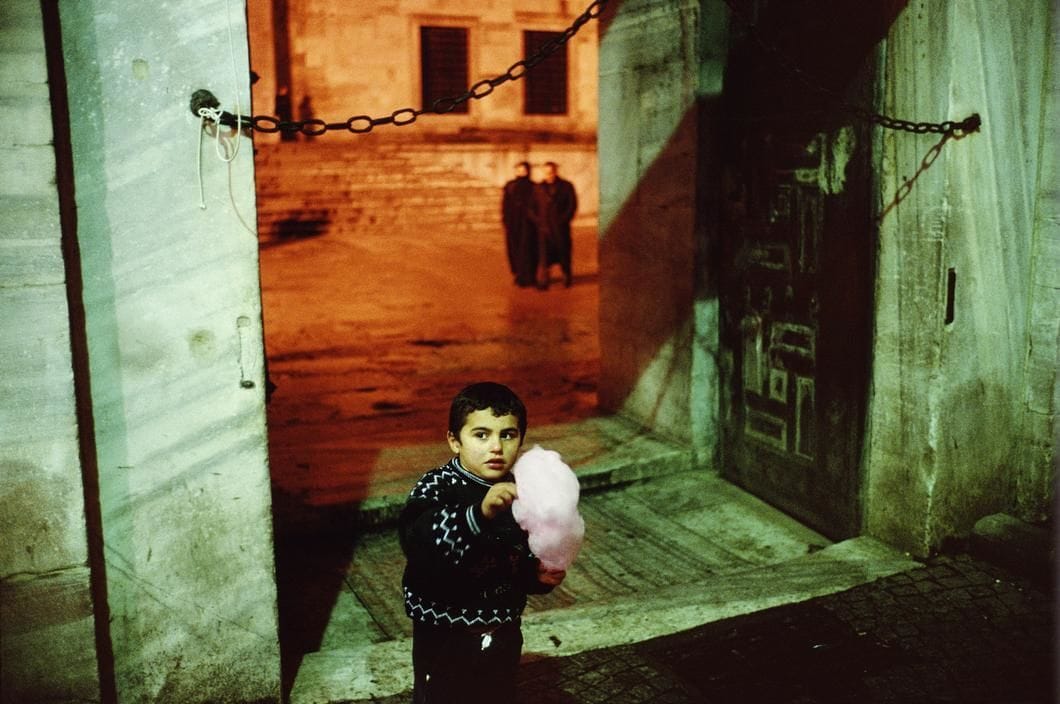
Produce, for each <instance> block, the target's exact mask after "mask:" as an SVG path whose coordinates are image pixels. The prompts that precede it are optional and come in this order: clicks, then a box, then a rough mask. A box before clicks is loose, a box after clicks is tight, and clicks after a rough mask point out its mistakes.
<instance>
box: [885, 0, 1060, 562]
mask: <svg viewBox="0 0 1060 704" xmlns="http://www.w3.org/2000/svg"><path fill="white" fill-rule="evenodd" d="M1056 21H1057V18H1056V9H1055V6H1054V5H1052V4H1050V3H1040V2H1037V1H1036V0H1025V1H1022V2H1013V3H1001V4H999V3H991V2H944V3H943V2H935V3H924V2H914V3H910V5H909V6H908V7H907V8H906V10H905V11H904V13H903V14H902V15H901V16H900V17H899V19H898V20H897V22H895V24H894V25H893V26H892V28H891V31H890V36H889V37H888V39H887V42H886V46H885V52H884V55H885V61H884V63H883V69H882V72H881V77H880V85H881V86H882V96H881V109H882V111H883V112H885V113H887V114H892V115H898V116H902V117H906V118H913V119H916V120H929V121H932V120H944V119H962V118H964V117H965V116H967V115H969V114H971V113H973V112H978V113H979V114H980V115H981V116H982V119H983V127H982V130H981V131H980V132H979V133H975V134H970V135H968V136H966V137H964V138H963V139H959V140H949V142H948V143H946V144H944V145H941V146H939V145H938V141H939V137H938V135H924V136H914V135H911V134H909V133H902V132H894V131H889V130H888V131H883V132H882V133H881V138H880V139H881V141H880V144H879V152H878V173H879V186H880V193H879V199H880V204H879V210H880V212H881V213H882V214H883V219H882V222H881V225H880V241H881V247H880V252H879V264H878V278H877V310H876V334H875V351H874V379H873V386H874V391H873V395H872V398H871V401H870V404H871V405H870V434H869V450H868V454H867V473H868V475H867V493H866V516H865V527H866V530H867V532H869V533H871V534H872V535H875V536H877V537H880V538H883V539H884V540H887V541H888V542H890V543H892V544H895V545H899V546H902V547H904V548H906V549H908V550H910V551H912V552H914V553H917V554H924V553H927V552H930V551H931V550H933V549H935V548H937V547H938V546H939V545H940V543H941V541H942V540H943V539H945V538H946V537H949V536H954V535H964V534H967V533H968V532H969V531H970V529H971V527H972V525H973V524H974V522H975V521H976V520H977V519H978V518H980V517H982V516H985V515H987V514H991V513H994V512H997V511H999V510H1015V509H1016V507H1017V505H1018V506H1019V509H1020V511H1021V512H1022V513H1024V514H1025V515H1032V516H1038V517H1041V516H1043V515H1046V514H1048V513H1050V512H1051V504H1052V483H1053V479H1054V473H1055V468H1054V467H1053V466H1052V457H1053V452H1054V448H1053V439H1052V437H1051V425H1052V422H1053V419H1054V413H1055V402H1054V400H1053V399H1054V394H1055V389H1056V386H1055V375H1056V367H1055V364H1056V359H1057V322H1058V315H1060V313H1058V311H1060V306H1058V305H1057V302H1058V301H1057V274H1056V272H1057V271H1058V270H1060V268H1058V266H1057V263H1058V254H1057V251H1058V250H1057V244H1056V243H1057V228H1056V215H1057V204H1058V198H1057V191H1056V185H1055V183H1056V179H1055V157H1053V156H1050V155H1051V154H1052V153H1053V152H1055V148H1053V147H1052V145H1054V143H1055V123H1056V95H1055V90H1056V89H1055V87H1054V86H1053V84H1054V83H1055V73H1052V74H1050V73H1049V71H1055V61H1056V58H1055V41H1054V40H1055V35H1054V36H1052V37H1051V36H1050V33H1049V27H1050V26H1053V27H1054V29H1053V31H1054V32H1055V25H1056ZM1047 68H1048V69H1049V71H1047ZM1050 137H1052V138H1053V140H1052V141H1050ZM914 177H915V178H914ZM910 179H912V181H910ZM903 184H909V185H908V186H903ZM898 193H902V194H903V195H902V197H901V198H898V199H896V197H895V194H898ZM1017 497H1018V498H1017Z"/></svg>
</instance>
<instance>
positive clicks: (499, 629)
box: [399, 382, 566, 704]
mask: <svg viewBox="0 0 1060 704" xmlns="http://www.w3.org/2000/svg"><path fill="white" fill-rule="evenodd" d="M525 433H526V407H525V406H524V405H523V402H522V401H520V400H519V397H518V396H516V395H515V393H514V392H512V390H511V389H509V388H508V387H506V386H503V385H501V384H496V383H493V382H482V383H478V384H472V385H471V386H468V387H466V388H465V389H463V390H462V391H461V392H460V393H458V394H457V395H456V397H455V398H454V399H453V402H452V405H451V406H450V409H449V432H448V441H449V447H450V449H451V450H452V451H453V453H454V454H455V456H454V457H453V459H451V460H450V461H449V462H447V463H446V464H444V465H442V466H441V467H438V468H436V469H432V470H431V471H429V472H427V473H426V474H425V475H423V477H422V478H421V479H420V480H419V481H418V482H417V483H416V486H415V487H413V489H412V491H411V493H410V494H409V498H408V502H407V503H406V504H405V508H404V510H403V511H402V513H401V519H400V527H399V530H400V537H401V548H402V550H404V552H405V557H406V558H407V560H408V564H407V565H406V567H405V576H404V579H403V586H404V591H405V612H406V613H407V614H408V615H409V618H411V619H412V621H413V624H412V628H413V632H412V665H413V669H414V671H415V685H414V689H413V702H414V703H415V704H456V703H457V702H459V703H461V704H462V703H464V702H468V703H474V702H487V701H489V702H494V701H500V702H505V701H506V700H507V701H511V699H512V698H513V697H514V694H515V674H516V670H517V669H518V666H519V656H520V653H521V652H522V646H523V634H522V630H521V627H520V624H521V616H522V613H523V609H524V608H525V607H526V595H527V594H528V593H534V594H543V593H546V592H549V591H551V590H552V589H553V588H554V587H555V586H556V585H558V584H559V583H560V582H562V581H563V578H564V576H566V573H565V572H563V571H551V570H546V569H545V568H543V567H542V566H541V563H540V562H539V561H538V560H537V558H536V557H534V555H533V553H531V552H530V547H529V545H528V544H527V536H526V533H525V532H524V531H523V530H522V529H521V528H520V527H519V525H518V524H517V523H516V522H515V519H514V518H512V514H511V505H512V501H514V500H515V497H516V488H515V484H514V483H513V482H512V481H511V478H510V474H509V473H510V471H511V468H512V465H513V464H514V463H515V458H516V456H517V455H518V454H519V448H520V447H521V446H522V444H523V436H524V435H525Z"/></svg>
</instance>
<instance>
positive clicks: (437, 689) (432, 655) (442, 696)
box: [412, 620, 523, 704]
mask: <svg viewBox="0 0 1060 704" xmlns="http://www.w3.org/2000/svg"><path fill="white" fill-rule="evenodd" d="M484 643H485V644H486V647H483V644H484ZM522 650H523V632H522V628H521V624H520V621H518V620H516V621H513V622H511V623H506V624H504V625H502V626H495V627H493V626H491V627H483V628H463V627H448V626H428V625H426V624H422V623H419V622H418V621H415V622H413V626H412V667H413V670H414V671H415V687H414V689H413V694H412V701H413V704H479V703H480V702H482V703H483V704H484V703H485V702H490V704H494V703H496V702H505V703H510V702H511V701H512V700H513V699H514V698H515V677H516V673H517V671H518V669H519V656H520V654H521V653H522Z"/></svg>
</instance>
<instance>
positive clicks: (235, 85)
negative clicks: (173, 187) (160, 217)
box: [196, 0, 257, 237]
mask: <svg viewBox="0 0 1060 704" xmlns="http://www.w3.org/2000/svg"><path fill="white" fill-rule="evenodd" d="M225 18H226V20H227V22H226V24H227V25H228V58H229V59H230V61H231V65H232V89H233V90H232V92H233V94H234V95H235V100H236V127H235V129H234V130H232V131H230V133H229V136H228V137H225V138H223V139H222V137H221V116H222V114H223V113H222V111H221V109H220V108H211V107H201V108H199V109H198V115H199V144H198V150H197V154H196V158H197V160H196V163H197V170H198V177H199V207H200V208H202V209H203V210H205V209H206V193H205V188H204V186H203V178H202V133H203V132H204V131H205V130H206V120H212V121H213V123H214V154H216V155H217V158H218V159H219V160H220V161H222V162H224V163H225V165H226V166H227V167H228V169H227V170H228V199H229V201H230V202H231V203H232V210H233V211H235V214H236V217H237V218H239V222H240V224H241V225H243V227H244V228H245V229H246V231H247V232H249V233H250V234H252V235H254V236H255V237H256V236H257V232H255V231H254V229H253V228H252V227H250V226H249V225H247V221H246V220H244V219H243V215H242V213H240V212H239V207H238V206H237V205H236V198H235V193H234V192H233V190H232V162H233V161H235V159H236V157H237V156H238V155H239V138H240V136H242V134H243V105H242V103H241V102H240V100H239V78H238V76H239V73H238V71H237V69H236V49H235V39H234V38H233V36H232V0H225Z"/></svg>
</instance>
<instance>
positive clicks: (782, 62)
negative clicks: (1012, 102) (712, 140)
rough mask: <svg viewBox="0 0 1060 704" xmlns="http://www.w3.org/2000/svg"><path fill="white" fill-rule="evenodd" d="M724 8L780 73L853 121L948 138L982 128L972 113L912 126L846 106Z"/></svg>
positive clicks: (733, 7)
mask: <svg viewBox="0 0 1060 704" xmlns="http://www.w3.org/2000/svg"><path fill="white" fill-rule="evenodd" d="M725 4H726V5H727V6H728V8H729V10H730V11H731V12H732V14H733V16H734V17H736V18H738V19H739V20H740V22H742V23H743V25H744V26H745V27H746V28H747V33H748V35H749V36H750V37H751V38H752V39H753V40H754V41H755V43H756V44H758V46H759V47H760V48H762V49H763V50H764V51H765V52H766V53H768V54H771V55H772V56H773V59H774V62H775V63H776V64H777V65H778V66H780V67H781V68H782V69H784V70H785V71H787V72H788V73H790V74H791V75H793V76H794V77H795V78H797V79H798V80H799V82H800V83H802V84H803V85H804V86H806V87H807V88H809V89H810V90H812V91H813V92H815V93H823V94H827V95H830V96H832V97H837V98H839V99H840V101H841V105H842V107H843V108H844V109H846V110H847V112H849V113H850V114H851V115H853V116H854V117H855V118H857V119H859V120H862V121H864V122H868V123H871V124H875V125H879V126H880V127H883V128H884V129H889V130H898V131H902V132H912V133H914V134H927V133H935V134H947V135H954V136H956V137H961V136H963V135H965V134H968V133H969V132H978V131H979V127H980V126H981V125H982V118H980V117H979V113H972V114H971V115H969V116H968V117H966V118H964V119H963V120H959V121H954V120H946V121H944V122H914V121H912V120H903V119H901V118H897V117H889V116H887V115H883V114H880V113H878V112H873V111H872V110H869V109H867V108H864V107H861V106H860V105H854V104H852V103H850V102H848V101H847V100H846V99H845V97H844V96H843V95H842V94H840V93H839V92H837V91H835V90H833V89H831V88H828V87H826V86H824V85H823V84H822V83H821V82H820V81H819V80H818V79H817V78H815V77H814V76H812V75H811V74H810V73H808V72H807V71H806V70H804V69H803V68H802V67H801V66H799V65H798V64H796V63H795V62H794V61H793V60H792V59H791V57H789V56H787V55H786V54H785V53H784V52H782V51H781V50H780V49H778V48H777V47H776V46H774V45H773V44H770V43H769V42H767V41H765V40H764V39H763V38H762V36H761V34H760V33H759V32H758V27H757V25H756V24H755V23H754V22H753V21H752V20H750V19H749V18H748V17H747V16H746V15H745V14H744V13H743V12H742V11H741V10H740V9H739V8H738V7H736V4H735V2H734V0H725Z"/></svg>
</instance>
